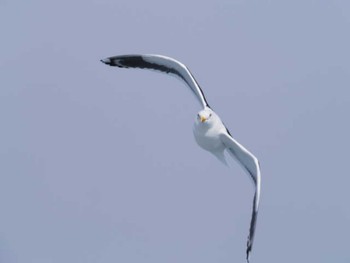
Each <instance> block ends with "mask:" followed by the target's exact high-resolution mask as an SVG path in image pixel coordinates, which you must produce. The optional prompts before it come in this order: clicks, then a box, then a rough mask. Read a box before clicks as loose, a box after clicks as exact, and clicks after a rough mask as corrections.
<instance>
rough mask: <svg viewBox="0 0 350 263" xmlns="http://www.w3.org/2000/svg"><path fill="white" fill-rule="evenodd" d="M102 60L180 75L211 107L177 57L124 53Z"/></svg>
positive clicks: (206, 105)
mask: <svg viewBox="0 0 350 263" xmlns="http://www.w3.org/2000/svg"><path fill="white" fill-rule="evenodd" d="M101 62H103V63H105V64H107V65H110V66H117V67H120V68H141V69H154V70H157V71H161V72H164V73H168V74H170V75H174V76H176V77H179V78H180V79H181V80H182V81H184V82H185V83H186V84H187V85H188V86H189V87H190V89H191V90H192V92H193V93H194V95H195V96H196V98H197V99H198V100H199V102H200V103H201V105H202V106H203V108H205V107H209V105H208V102H207V100H206V99H205V97H204V94H203V91H202V89H201V88H200V87H199V85H198V83H197V81H196V80H195V78H194V77H193V75H192V74H191V72H190V70H189V69H188V68H187V67H186V66H185V65H184V64H182V63H181V62H179V61H177V60H175V59H172V58H169V57H165V56H161V55H122V56H115V57H109V58H106V59H102V60H101Z"/></svg>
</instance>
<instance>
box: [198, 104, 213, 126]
mask: <svg viewBox="0 0 350 263" xmlns="http://www.w3.org/2000/svg"><path fill="white" fill-rule="evenodd" d="M214 114H215V113H214V112H213V110H212V109H210V108H208V107H206V108H204V109H203V110H201V111H199V112H198V114H197V119H196V121H197V122H198V123H202V124H209V123H211V122H212V121H213V116H214Z"/></svg>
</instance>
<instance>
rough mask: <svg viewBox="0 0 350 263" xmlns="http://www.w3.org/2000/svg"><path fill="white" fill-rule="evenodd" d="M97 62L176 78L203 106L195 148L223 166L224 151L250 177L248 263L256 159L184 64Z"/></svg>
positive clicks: (141, 58)
mask: <svg viewBox="0 0 350 263" xmlns="http://www.w3.org/2000/svg"><path fill="white" fill-rule="evenodd" d="M101 61H102V62H103V63H105V64H108V65H110V66H117V67H121V68H142V69H153V70H157V71H161V72H163V73H168V74H171V75H174V76H176V77H178V78H180V80H182V81H183V82H185V84H186V85H187V86H188V87H189V88H190V89H191V91H192V92H193V94H194V95H195V96H196V98H197V99H198V101H199V102H200V104H201V106H202V107H203V109H202V110H200V111H199V112H198V114H197V116H196V119H195V123H194V126H193V133H194V137H195V140H196V142H197V143H198V145H199V146H200V147H201V148H203V149H204V150H207V151H209V152H211V153H212V154H214V155H215V156H216V157H217V158H218V159H219V160H220V161H222V162H223V163H225V164H226V160H225V155H224V152H225V151H227V152H229V154H231V156H232V157H233V158H234V159H236V160H237V161H238V163H239V164H240V165H241V166H242V167H243V168H244V169H245V171H246V172H247V173H248V174H249V175H250V177H251V179H252V181H253V183H254V186H255V195H254V201H253V212H252V219H251V222H250V230H249V236H248V241H247V250H246V254H247V261H248V262H249V257H250V252H251V249H252V245H253V240H254V234H255V227H256V219H257V214H258V208H259V199H260V167H259V162H258V160H257V158H256V157H255V156H254V155H253V154H251V153H250V152H249V151H248V150H247V149H246V148H244V147H243V146H242V145H241V144H239V143H238V142H237V141H236V140H235V139H233V138H232V136H231V134H230V132H229V131H228V129H227V128H226V127H225V125H224V124H223V122H222V121H221V119H220V117H219V116H218V115H217V114H216V113H215V112H214V111H213V110H212V109H211V108H210V106H209V104H208V102H207V100H206V98H205V96H204V93H203V91H202V89H201V88H200V87H199V85H198V83H197V82H196V80H195V78H194V77H193V75H192V74H191V72H190V71H189V69H188V68H187V67H186V66H185V65H184V64H182V63H180V62H179V61H177V60H175V59H172V58H169V57H165V56H160V55H123V56H115V57H110V58H106V59H104V60H101Z"/></svg>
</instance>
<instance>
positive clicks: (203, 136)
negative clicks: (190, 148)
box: [194, 130, 225, 152]
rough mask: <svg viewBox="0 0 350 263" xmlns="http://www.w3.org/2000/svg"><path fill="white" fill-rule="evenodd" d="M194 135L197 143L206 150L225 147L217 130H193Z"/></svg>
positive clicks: (217, 149) (219, 149)
mask: <svg viewBox="0 0 350 263" xmlns="http://www.w3.org/2000/svg"><path fill="white" fill-rule="evenodd" d="M194 137H195V139H196V142H197V143H198V145H199V146H200V147H201V148H203V149H205V150H207V151H211V152H214V151H222V150H223V149H224V147H225V146H224V144H223V143H222V141H221V139H220V137H219V134H218V133H217V132H211V131H210V130H208V131H206V132H201V131H196V130H194Z"/></svg>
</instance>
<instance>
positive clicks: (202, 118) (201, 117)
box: [199, 116, 207, 122]
mask: <svg viewBox="0 0 350 263" xmlns="http://www.w3.org/2000/svg"><path fill="white" fill-rule="evenodd" d="M199 118H200V119H201V122H205V121H206V120H207V118H205V117H203V116H199Z"/></svg>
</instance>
